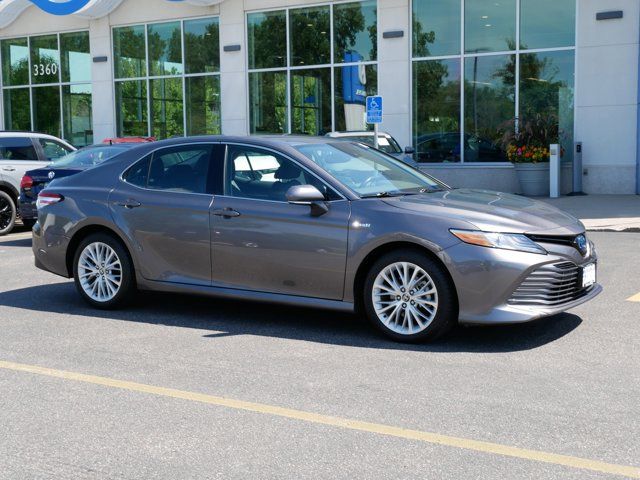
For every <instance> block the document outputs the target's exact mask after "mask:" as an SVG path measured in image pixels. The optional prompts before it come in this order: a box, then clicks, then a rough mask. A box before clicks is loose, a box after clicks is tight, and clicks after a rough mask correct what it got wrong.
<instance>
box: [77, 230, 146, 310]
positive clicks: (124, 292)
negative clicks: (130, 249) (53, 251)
mask: <svg viewBox="0 0 640 480" xmlns="http://www.w3.org/2000/svg"><path fill="white" fill-rule="evenodd" d="M73 267H74V268H73V273H74V275H73V276H74V280H75V284H76V288H77V289H78V292H79V293H80V295H81V296H82V298H84V300H85V301H87V302H88V303H89V304H90V305H91V306H93V307H96V308H100V309H104V310H108V309H114V308H118V307H121V306H123V305H124V304H126V303H127V302H128V301H129V300H130V299H131V296H132V295H133V292H134V291H135V279H134V270H133V265H132V263H131V259H130V258H129V254H128V253H127V251H126V249H125V248H124V246H123V245H122V243H121V242H120V241H119V240H117V239H115V238H114V237H112V236H111V235H108V234H102V233H99V234H94V235H90V236H88V237H87V238H86V239H84V240H83V241H82V242H81V243H80V245H79V247H78V249H77V251H76V254H75V258H74V262H73Z"/></svg>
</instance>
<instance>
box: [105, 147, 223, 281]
mask: <svg viewBox="0 0 640 480" xmlns="http://www.w3.org/2000/svg"><path fill="white" fill-rule="evenodd" d="M218 148H220V146H219V145H214V144H204V143H192V144H189V145H183V146H175V147H166V148H164V149H160V150H157V151H155V152H154V153H152V154H150V155H148V156H147V157H146V158H144V159H142V160H140V161H138V162H137V163H135V164H134V165H133V166H132V167H131V168H130V169H129V170H128V171H127V172H125V174H124V175H123V179H122V180H121V181H119V183H118V186H117V187H116V188H115V189H114V191H113V192H112V193H111V195H110V198H109V204H110V207H111V211H112V213H113V217H114V220H115V222H116V224H117V225H118V227H119V228H120V229H121V230H122V231H124V232H125V234H126V235H127V236H128V238H129V239H130V241H131V242H132V243H133V245H134V248H135V251H136V257H137V259H138V268H139V270H140V274H141V275H142V276H143V277H144V278H146V279H148V280H155V281H162V282H173V283H184V284H192V285H210V284H211V243H210V242H211V239H210V224H209V218H210V216H209V211H210V207H211V204H212V202H213V195H212V190H211V187H210V185H211V182H210V181H209V170H210V165H211V162H212V158H213V157H214V156H215V152H216V151H217V149H218Z"/></svg>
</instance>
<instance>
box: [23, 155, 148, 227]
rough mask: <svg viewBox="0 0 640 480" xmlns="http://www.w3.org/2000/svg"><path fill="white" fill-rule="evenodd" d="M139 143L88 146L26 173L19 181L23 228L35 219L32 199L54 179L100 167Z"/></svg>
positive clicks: (35, 211)
mask: <svg viewBox="0 0 640 480" xmlns="http://www.w3.org/2000/svg"><path fill="white" fill-rule="evenodd" d="M138 144H139V143H114V144H112V145H92V146H89V147H85V148H83V149H81V150H77V151H75V152H72V153H70V154H68V155H65V156H64V157H61V158H59V159H58V160H56V161H54V162H53V163H50V164H49V165H47V166H46V167H44V168H38V169H36V170H29V171H28V172H26V173H25V175H24V176H23V177H22V181H21V182H20V198H19V203H20V216H21V217H22V222H23V223H24V225H25V226H27V227H29V228H30V227H33V225H34V224H35V223H36V220H37V219H38V210H37V208H36V200H37V199H38V193H40V191H41V190H43V189H44V188H45V187H47V185H49V183H51V182H52V181H53V180H55V179H58V178H64V177H69V176H71V175H75V174H76V173H80V172H83V171H85V170H87V169H89V168H91V167H95V166H96V165H100V164H101V163H102V162H104V161H105V160H108V159H109V158H112V157H115V156H116V155H118V154H119V153H122V152H124V151H126V150H129V149H131V148H132V147H135V146H136V145H138Z"/></svg>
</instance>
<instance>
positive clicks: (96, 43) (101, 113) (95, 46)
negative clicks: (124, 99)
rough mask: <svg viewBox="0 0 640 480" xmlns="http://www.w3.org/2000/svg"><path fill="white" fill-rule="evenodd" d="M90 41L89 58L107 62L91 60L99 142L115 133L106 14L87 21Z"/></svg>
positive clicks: (111, 53) (95, 127)
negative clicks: (102, 58) (103, 59)
mask: <svg viewBox="0 0 640 480" xmlns="http://www.w3.org/2000/svg"><path fill="white" fill-rule="evenodd" d="M89 41H90V45H91V47H90V49H91V58H92V59H94V58H96V57H107V61H106V62H93V61H92V64H91V78H92V79H93V87H92V88H93V94H92V98H93V101H92V113H93V141H94V143H101V142H102V141H103V140H104V139H105V138H109V137H115V136H116V118H115V115H116V114H115V101H114V93H113V92H114V89H113V52H112V51H111V28H110V26H109V17H103V18H100V19H97V20H92V21H91V22H90V23H89Z"/></svg>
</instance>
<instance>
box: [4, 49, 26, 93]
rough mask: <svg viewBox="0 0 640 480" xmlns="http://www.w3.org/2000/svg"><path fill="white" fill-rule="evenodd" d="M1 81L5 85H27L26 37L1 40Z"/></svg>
mask: <svg viewBox="0 0 640 480" xmlns="http://www.w3.org/2000/svg"><path fill="white" fill-rule="evenodd" d="M2 81H3V85H4V86H5V87H8V86H12V85H29V45H28V40H27V39H26V38H14V39H11V40H2Z"/></svg>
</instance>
